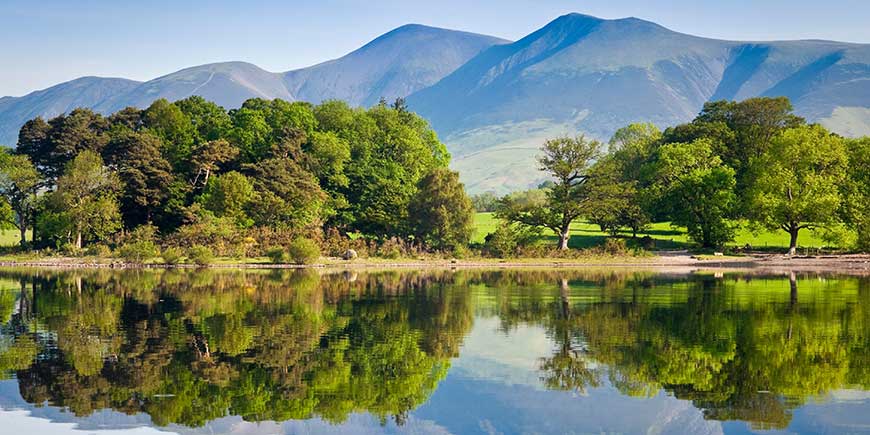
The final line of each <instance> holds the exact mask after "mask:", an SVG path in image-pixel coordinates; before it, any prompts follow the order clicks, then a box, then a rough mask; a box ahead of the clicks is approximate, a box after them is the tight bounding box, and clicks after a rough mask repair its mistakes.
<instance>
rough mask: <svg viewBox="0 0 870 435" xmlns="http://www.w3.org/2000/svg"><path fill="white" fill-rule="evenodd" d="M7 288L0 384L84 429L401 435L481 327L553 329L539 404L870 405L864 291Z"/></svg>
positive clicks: (655, 277)
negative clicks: (264, 425) (10, 383)
mask: <svg viewBox="0 0 870 435" xmlns="http://www.w3.org/2000/svg"><path fill="white" fill-rule="evenodd" d="M0 288H2V289H3V290H0V322H2V323H3V327H2V336H0V372H2V373H3V374H4V375H5V376H6V378H7V379H15V380H17V383H18V387H19V392H20V395H21V397H22V398H23V399H24V400H25V401H26V402H28V403H30V404H34V405H37V406H38V405H42V404H46V403H47V404H49V405H50V406H53V407H62V408H65V409H68V410H69V411H70V412H72V413H73V414H74V415H75V416H78V417H85V416H89V415H92V414H93V413H94V412H96V411H100V410H104V409H111V410H115V411H119V412H122V413H126V414H131V415H133V414H140V413H144V414H146V415H148V416H149V417H150V419H151V422H152V424H153V425H156V426H166V425H170V424H177V425H183V426H189V427H198V426H202V425H205V424H206V423H208V422H210V421H215V420H217V419H221V418H224V417H226V416H238V417H241V418H242V419H243V420H245V421H252V422H261V421H277V422H281V421H286V420H305V419H311V418H317V419H320V420H324V421H326V422H329V423H342V422H345V421H347V420H348V419H349V418H354V417H353V416H354V415H357V414H359V413H367V414H370V415H372V416H374V418H375V419H376V420H378V421H380V422H381V424H388V423H389V425H391V426H393V427H395V426H402V425H403V424H405V423H406V422H407V420H408V418H409V414H410V413H413V412H414V411H415V410H417V409H418V408H420V407H421V405H423V404H425V403H427V401H429V400H430V398H431V397H432V395H433V393H434V392H435V391H436V389H438V387H439V384H441V383H443V382H445V378H446V377H447V375H448V372H450V368H451V364H452V363H455V362H456V361H460V362H461V361H462V354H463V348H462V347H463V340H465V339H466V337H468V335H469V333H470V332H471V330H472V328H473V326H474V324H475V322H482V323H481V324H483V323H486V322H489V320H488V319H494V320H495V323H494V324H493V325H494V326H495V327H496V329H497V334H498V335H501V336H505V337H507V336H512V335H513V334H516V333H517V332H518V331H522V330H524V329H527V328H530V327H533V328H541V329H542V330H543V331H544V334H545V335H546V337H547V339H548V341H549V343H551V345H552V349H551V350H550V352H548V354H547V355H543V356H541V357H538V358H536V360H535V361H536V365H535V370H536V373H537V387H539V388H541V389H544V390H549V391H551V392H552V394H556V392H557V391H568V392H570V393H571V394H574V395H581V396H582V395H593V396H594V395H596V394H599V395H600V394H604V393H603V391H605V390H606V389H613V390H616V391H618V393H619V394H621V395H623V396H628V397H637V398H647V399H649V398H654V397H656V396H658V395H661V392H662V391H664V392H666V393H668V394H670V395H672V396H674V397H676V398H677V399H681V400H686V401H688V403H691V404H692V405H693V406H694V407H695V408H697V409H699V410H701V411H702V412H703V416H704V418H705V419H707V420H711V421H731V420H738V421H744V422H748V423H749V424H750V425H751V427H753V428H756V429H782V428H786V427H788V426H789V425H790V423H792V420H793V415H794V410H795V409H797V408H800V407H802V406H804V405H806V404H808V403H816V402H822V401H825V400H827V398H828V396H829V394H831V393H832V392H833V393H838V392H841V391H842V390H844V389H852V390H859V391H860V390H864V391H866V390H870V280H868V279H866V278H855V277H835V276H818V275H794V274H792V275H777V276H760V275H746V274H725V275H724V276H716V275H713V274H704V273H700V274H690V275H687V274H659V273H653V272H630V273H626V272H616V271H607V270H602V271H588V270H586V271H510V270H508V271H459V272H450V271H439V272H374V273H352V274H349V273H336V274H324V275H321V274H320V273H318V272H313V271H274V272H262V271H247V272H227V271H224V272H220V271H198V272H186V271H122V272H117V271H103V270H90V271H46V270H24V269H21V270H16V269H8V270H2V271H0ZM526 345H528V346H531V345H532V343H527V342H524V341H523V340H517V341H515V342H513V344H512V346H515V347H519V349H513V351H519V352H520V353H522V352H523V348H524V347H525V346H526ZM457 357H460V358H459V359H458V360H457V359H456V358H457ZM445 394H446V393H445ZM430 405H431V404H430ZM432 406H434V405H432ZM430 407H431V406H430ZM424 411H427V412H429V413H430V414H431V413H432V412H434V411H433V410H429V409H427V410H424ZM619 411H620V410H614V414H613V415H610V416H609V418H611V419H614V420H615V419H619V418H621V417H620V415H619ZM862 411H863V412H864V413H867V412H868V411H870V408H868V407H864V408H862ZM599 418H600V419H602V420H604V419H607V418H608V416H599ZM447 426H449V424H448V425H447ZM481 427H482V426H481ZM601 427H606V426H605V425H604V423H602V425H601ZM552 429H553V430H552V431H554V432H560V430H559V428H558V427H553V428H552ZM562 429H564V428H562Z"/></svg>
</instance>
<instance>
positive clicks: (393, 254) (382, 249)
mask: <svg viewBox="0 0 870 435" xmlns="http://www.w3.org/2000/svg"><path fill="white" fill-rule="evenodd" d="M402 251H403V250H402V242H401V241H399V239H397V238H395V237H393V238H391V239H387V240H385V241H384V243H382V244H381V246H378V250H377V256H378V257H381V258H389V259H391V260H395V259H397V258H399V257H401V256H402Z"/></svg>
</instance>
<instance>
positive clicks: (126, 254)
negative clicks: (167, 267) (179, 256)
mask: <svg viewBox="0 0 870 435" xmlns="http://www.w3.org/2000/svg"><path fill="white" fill-rule="evenodd" d="M159 252H160V250H159V249H157V245H155V244H154V242H152V241H150V240H141V241H138V242H130V243H126V244H124V245H123V246H121V247H120V248H118V256H119V257H121V258H123V259H124V261H126V262H128V263H137V264H138V263H143V262H145V260H148V259H149V258H151V257H156V256H157V255H158V254H159Z"/></svg>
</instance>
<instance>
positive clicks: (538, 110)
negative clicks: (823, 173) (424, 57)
mask: <svg viewBox="0 0 870 435" xmlns="http://www.w3.org/2000/svg"><path fill="white" fill-rule="evenodd" d="M779 95H785V96H788V97H790V98H791V99H792V101H793V102H794V104H795V109H796V111H797V113H798V114H800V115H803V116H805V117H807V118H808V119H811V120H819V121H824V122H825V123H826V124H827V125H829V126H831V127H832V128H834V129H835V130H838V131H841V132H843V133H844V134H848V133H853V134H854V133H860V132H862V131H866V130H867V126H868V125H870V124H868V123H867V121H868V119H870V118H868V116H867V112H866V111H864V110H861V109H860V108H866V107H868V106H870V46H868V45H860V44H845V43H837V42H827V41H786V42H768V43H765V42H753V43H749V42H734V41H719V40H713V39H705V38H699V37H695V36H691V35H685V34H681V33H677V32H673V31H671V30H668V29H666V28H664V27H661V26H659V25H657V24H654V23H650V22H647V21H643V20H639V19H636V18H626V19H620V20H603V19H599V18H595V17H590V16H587V15H580V14H570V15H565V16H562V17H559V18H557V19H556V20H554V21H552V22H551V23H549V24H548V25H546V26H545V27H543V28H541V29H540V30H538V31H536V32H534V33H532V34H530V35H528V36H526V37H525V38H523V39H521V40H519V41H517V42H515V43H512V44H508V45H501V46H495V47H492V48H490V49H488V50H486V51H485V52H483V53H481V54H480V55H478V56H476V57H475V58H473V59H471V60H470V61H469V62H468V63H467V64H465V65H464V66H462V67H461V68H459V69H457V70H456V71H455V72H454V73H452V74H450V75H449V76H447V77H445V78H444V79H443V80H441V81H440V82H439V83H437V84H435V85H434V86H431V87H429V88H426V89H424V90H422V91H420V92H417V93H415V94H414V95H412V96H411V97H410V98H409V99H408V101H409V105H410V107H411V109H412V110H415V111H417V112H419V113H420V114H421V115H423V116H424V117H426V118H428V119H430V120H431V121H432V123H433V125H434V126H435V128H436V130H437V131H438V132H439V133H440V134H441V135H442V139H444V140H445V142H446V143H447V144H448V146H449V149H450V150H451V152H452V153H453V156H454V167H455V168H456V169H458V170H459V171H460V173H461V174H462V175H463V179H464V180H465V181H466V183H467V184H468V187H469V189H470V190H472V191H486V190H495V191H499V192H505V191H509V190H514V189H519V188H525V187H528V186H530V185H534V184H535V183H537V182H538V181H540V179H541V177H540V174H539V173H538V172H537V171H535V170H534V155H535V154H536V150H537V148H538V146H539V145H540V143H541V142H542V141H543V140H544V139H545V138H547V137H552V136H555V135H560V134H576V133H580V132H582V133H586V134H588V135H591V136H592V137H595V138H598V139H602V140H607V139H608V138H609V137H610V135H612V134H613V132H614V131H615V130H616V129H618V128H620V127H622V126H624V125H626V124H628V123H631V122H653V123H655V124H657V125H659V126H660V127H667V126H670V125H674V124H677V123H680V122H685V121H688V120H690V119H692V118H693V117H694V116H695V115H696V114H697V113H698V111H699V110H700V109H701V106H703V104H704V103H705V102H706V101H710V100H717V99H737V100H742V99H745V98H748V97H753V96H779Z"/></svg>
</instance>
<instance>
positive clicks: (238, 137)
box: [227, 107, 272, 163]
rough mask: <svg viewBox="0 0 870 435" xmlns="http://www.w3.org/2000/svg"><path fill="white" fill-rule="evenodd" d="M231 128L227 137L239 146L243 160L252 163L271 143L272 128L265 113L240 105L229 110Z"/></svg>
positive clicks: (261, 155)
mask: <svg viewBox="0 0 870 435" xmlns="http://www.w3.org/2000/svg"><path fill="white" fill-rule="evenodd" d="M230 118H231V119H232V123H233V124H232V128H231V129H230V131H229V133H228V137H227V139H228V140H229V141H230V143H232V144H233V145H235V146H236V147H237V148H239V150H240V152H241V155H242V157H243V159H242V160H243V161H245V162H249V163H253V162H256V161H258V160H260V159H262V158H263V155H264V154H266V153H267V152H268V151H269V148H270V147H271V145H272V128H271V127H270V126H269V124H268V122H266V114H265V113H263V112H262V111H259V110H254V109H250V108H247V107H242V108H240V109H237V110H231V111H230Z"/></svg>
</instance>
